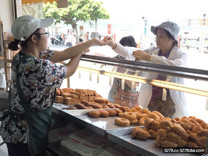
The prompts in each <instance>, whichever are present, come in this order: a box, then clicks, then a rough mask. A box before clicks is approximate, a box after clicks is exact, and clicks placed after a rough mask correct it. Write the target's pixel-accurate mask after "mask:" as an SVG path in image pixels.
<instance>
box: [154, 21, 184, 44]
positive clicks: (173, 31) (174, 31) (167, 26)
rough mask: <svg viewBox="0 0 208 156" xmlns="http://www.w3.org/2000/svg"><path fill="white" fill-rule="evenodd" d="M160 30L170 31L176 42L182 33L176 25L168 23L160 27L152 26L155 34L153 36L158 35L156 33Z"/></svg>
mask: <svg viewBox="0 0 208 156" xmlns="http://www.w3.org/2000/svg"><path fill="white" fill-rule="evenodd" d="M158 28H160V29H163V30H166V31H168V32H169V33H170V34H171V35H172V36H173V38H174V39H175V40H176V41H177V40H178V33H179V31H180V28H179V26H178V25H177V24H176V23H174V22H171V21H167V22H163V23H162V24H160V25H158V26H152V27H151V31H152V32H153V34H155V35H157V34H156V33H157V29H158Z"/></svg>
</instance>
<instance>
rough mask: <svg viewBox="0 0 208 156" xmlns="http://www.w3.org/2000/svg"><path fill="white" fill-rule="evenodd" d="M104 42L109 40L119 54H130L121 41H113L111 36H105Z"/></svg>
mask: <svg viewBox="0 0 208 156" xmlns="http://www.w3.org/2000/svg"><path fill="white" fill-rule="evenodd" d="M103 41H104V42H106V41H108V46H110V47H111V48H112V49H113V50H114V51H115V52H116V53H117V54H119V55H120V56H122V57H124V58H126V57H127V56H128V51H127V50H126V49H125V48H124V46H122V45H121V44H120V43H115V42H113V40H112V38H111V37H108V36H106V37H104V39H103Z"/></svg>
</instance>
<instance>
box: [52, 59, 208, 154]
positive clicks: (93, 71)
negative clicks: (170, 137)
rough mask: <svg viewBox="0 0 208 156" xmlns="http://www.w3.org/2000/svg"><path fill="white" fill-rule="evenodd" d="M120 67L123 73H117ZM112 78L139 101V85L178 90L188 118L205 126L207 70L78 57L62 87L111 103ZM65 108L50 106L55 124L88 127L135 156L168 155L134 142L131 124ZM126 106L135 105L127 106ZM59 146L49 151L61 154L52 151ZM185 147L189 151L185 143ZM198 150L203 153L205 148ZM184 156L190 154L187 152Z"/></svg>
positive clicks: (150, 142)
mask: <svg viewBox="0 0 208 156" xmlns="http://www.w3.org/2000/svg"><path fill="white" fill-rule="evenodd" d="M121 68H122V69H125V70H120V69H121ZM118 69H119V70H118ZM147 72H148V73H153V74H157V75H158V74H161V75H166V76H167V78H166V79H165V80H158V79H157V76H156V77H155V78H153V79H150V78H148V77H146V76H145V75H146V73H147ZM168 77H170V78H168ZM172 77H174V78H176V79H177V78H179V79H182V80H183V81H178V82H179V83H176V82H171V81H170V80H171V78H172ZM115 79H118V80H120V83H121V86H120V87H121V89H122V90H125V84H126V83H127V82H131V83H130V85H131V86H130V87H129V89H130V90H131V91H132V92H138V93H139V95H138V96H139V98H141V94H140V93H141V84H146V85H151V86H158V87H162V88H163V89H164V90H167V89H169V90H174V91H178V93H184V94H185V99H186V103H187V110H188V116H196V117H197V118H199V119H202V120H204V121H205V122H206V123H205V124H206V125H207V123H208V120H207V119H208V115H207V114H208V113H207V110H206V109H207V107H206V106H207V97H208V90H207V88H206V86H207V80H208V71H206V70H200V69H193V68H186V67H176V66H166V65H160V64H152V63H147V62H137V61H127V60H120V59H115V58H107V57H101V56H91V55H84V56H82V58H81V62H80V64H79V67H78V70H77V71H76V73H75V74H74V75H73V76H72V77H71V78H70V80H68V86H66V83H65V87H70V88H74V89H76V88H77V89H90V90H95V91H96V92H97V93H98V94H100V95H101V96H102V97H103V98H106V99H108V100H109V102H111V101H110V99H109V95H110V90H111V88H112V86H113V85H114V83H115V81H114V80H115ZM162 92H163V93H164V94H165V92H164V91H162ZM147 94H151V93H147ZM166 94H167V93H166ZM176 99H177V100H179V101H180V96H176ZM121 101H122V100H121ZM123 101H125V100H123ZM119 104H120V103H119ZM139 104H140V103H139ZM121 105H122V104H121ZM67 107H68V106H66V105H61V104H59V103H55V104H54V106H53V113H54V114H55V115H56V116H58V119H56V120H57V123H61V122H63V121H64V119H65V123H64V124H63V125H64V127H66V125H71V124H72V123H75V124H76V125H79V126H81V127H82V128H87V129H89V130H91V131H92V132H94V133H96V134H99V135H101V136H104V137H105V138H107V139H108V140H109V141H110V142H111V143H115V144H117V145H120V146H122V147H125V148H127V149H129V150H130V151H132V152H133V153H134V154H135V155H165V156H166V155H169V154H168V153H164V152H163V149H162V148H158V147H156V146H155V140H154V139H147V140H145V141H143V140H138V139H133V138H132V135H131V133H132V130H133V129H134V128H135V125H130V126H129V127H121V126H118V125H116V124H115V118H117V116H116V117H108V118H101V117H100V118H90V117H89V116H88V115H87V113H88V112H89V111H90V110H89V109H83V110H82V109H77V110H69V109H67ZM129 107H134V106H133V105H129ZM110 109H111V108H110ZM165 119H167V120H170V121H171V122H173V121H174V122H175V123H173V124H176V123H177V121H175V120H176V119H175V120H174V119H172V120H171V119H170V118H165ZM178 119H179V118H178ZM181 119H182V118H180V119H179V120H181ZM138 120H139V119H138ZM140 120H141V118H140ZM204 121H203V122H204ZM160 122H161V121H160ZM139 126H140V127H141V128H144V126H145V127H146V125H139ZM206 139H207V136H206ZM189 142H190V140H189ZM60 145H61V143H60V140H59V142H55V143H50V149H52V150H53V151H54V152H56V151H57V150H58V151H59V152H60V153H62V152H61V151H62V150H61V149H60V148H58V149H57V150H56V148H55V147H59V146H60ZM184 147H189V148H190V146H189V145H188V143H187V144H186V145H185V146H184ZM201 150H204V148H203V149H201ZM178 155H183V153H178ZM186 155H192V154H190V153H186Z"/></svg>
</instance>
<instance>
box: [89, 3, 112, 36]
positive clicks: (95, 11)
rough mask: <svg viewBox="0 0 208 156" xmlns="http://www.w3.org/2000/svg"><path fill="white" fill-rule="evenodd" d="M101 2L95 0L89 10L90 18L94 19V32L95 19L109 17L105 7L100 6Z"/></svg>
mask: <svg viewBox="0 0 208 156" xmlns="http://www.w3.org/2000/svg"><path fill="white" fill-rule="evenodd" d="M102 4H103V3H102V2H95V3H93V4H92V8H91V10H90V18H91V20H92V21H95V32H97V21H98V19H109V18H110V15H109V14H107V12H106V10H105V8H102Z"/></svg>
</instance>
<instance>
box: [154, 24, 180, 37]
mask: <svg viewBox="0 0 208 156" xmlns="http://www.w3.org/2000/svg"><path fill="white" fill-rule="evenodd" d="M158 28H159V29H163V30H165V31H167V32H169V30H167V29H165V28H164V27H160V26H151V32H152V33H153V34H155V35H157V29H158ZM169 33H170V32H169ZM170 35H171V36H172V37H173V35H172V34H171V33H170ZM173 38H174V37H173ZM174 40H175V41H177V39H176V38H174Z"/></svg>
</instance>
